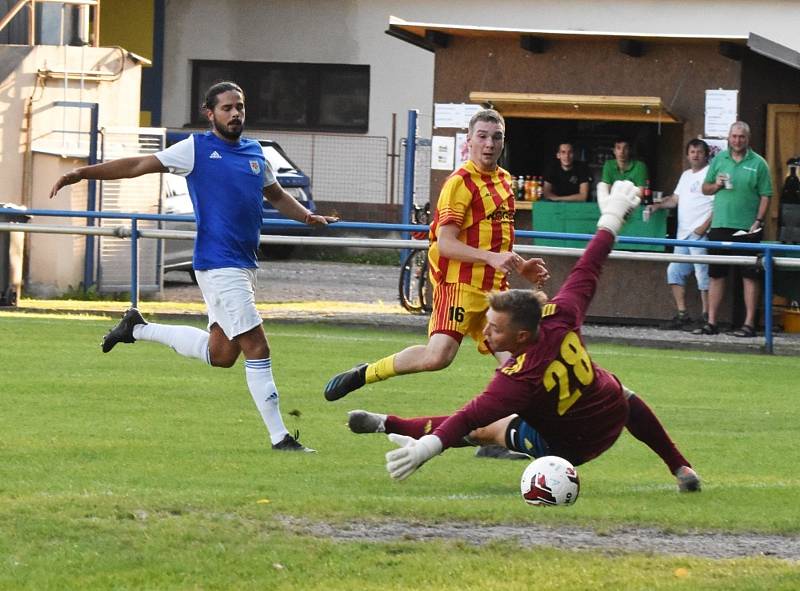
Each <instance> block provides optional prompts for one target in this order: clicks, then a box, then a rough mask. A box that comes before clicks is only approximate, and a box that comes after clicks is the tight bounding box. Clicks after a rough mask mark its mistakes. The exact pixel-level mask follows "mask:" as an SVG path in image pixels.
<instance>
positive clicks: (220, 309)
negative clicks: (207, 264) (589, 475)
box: [195, 268, 261, 340]
mask: <svg viewBox="0 0 800 591" xmlns="http://www.w3.org/2000/svg"><path fill="white" fill-rule="evenodd" d="M195 275H196V276H197V284H198V285H199V286H200V291H202V292H203V299H204V300H205V301H206V308H208V329H209V330H211V326H212V325H213V324H215V323H216V324H218V325H219V327H220V328H221V329H222V331H223V332H224V333H225V336H226V337H228V339H230V340H233V338H234V337H236V336H239V335H240V334H243V333H245V332H247V331H248V330H251V329H253V328H255V327H256V326H259V325H260V324H261V316H260V315H259V313H258V309H256V269H235V268H225V269H210V270H208V271H197V272H196V273H195Z"/></svg>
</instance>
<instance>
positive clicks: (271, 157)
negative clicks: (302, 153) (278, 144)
mask: <svg viewBox="0 0 800 591" xmlns="http://www.w3.org/2000/svg"><path fill="white" fill-rule="evenodd" d="M261 147H262V149H263V150H264V158H266V159H267V162H269V165H270V166H271V167H272V170H274V171H275V172H292V171H296V170H297V167H296V166H294V165H293V164H292V163H291V162H289V161H288V160H287V159H286V157H285V156H284V155H283V154H281V153H280V152H279V151H278V150H276V149H275V148H274V147H273V146H261Z"/></svg>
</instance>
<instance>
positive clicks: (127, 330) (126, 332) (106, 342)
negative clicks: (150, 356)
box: [102, 308, 147, 353]
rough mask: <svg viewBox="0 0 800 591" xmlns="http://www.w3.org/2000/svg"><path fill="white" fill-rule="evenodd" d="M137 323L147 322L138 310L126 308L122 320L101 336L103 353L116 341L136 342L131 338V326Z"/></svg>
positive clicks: (111, 347) (109, 349) (112, 346)
mask: <svg viewBox="0 0 800 591" xmlns="http://www.w3.org/2000/svg"><path fill="white" fill-rule="evenodd" d="M137 324H147V322H145V321H144V318H142V315H141V314H140V313H139V310H137V309H136V308H128V311H127V312H125V315H124V316H123V317H122V320H120V321H119V323H117V325H116V326H115V327H114V328H112V329H111V330H110V331H108V334H107V335H106V336H104V337H103V344H102V347H103V353H108V352H109V351H111V349H113V348H114V345H116V344H117V343H133V342H136V339H134V338H133V327H134V326H136V325H137Z"/></svg>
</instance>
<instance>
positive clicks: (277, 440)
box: [50, 82, 336, 452]
mask: <svg viewBox="0 0 800 591" xmlns="http://www.w3.org/2000/svg"><path fill="white" fill-rule="evenodd" d="M203 112H204V114H205V116H206V117H207V118H208V121H209V123H210V124H211V129H210V130H209V131H207V132H205V133H195V134H192V135H191V136H190V137H188V138H186V139H185V140H182V141H180V142H178V143H176V144H175V145H173V146H171V147H169V148H167V149H166V150H163V151H161V152H157V153H155V154H151V155H147V156H138V157H132V158H120V159H119V160H113V161H110V162H104V163H102V164H96V165H93V166H84V167H82V168H76V169H75V170H73V171H71V172H68V173H67V174H65V175H63V176H62V177H60V178H59V179H58V181H57V182H56V184H55V185H54V186H53V189H52V190H51V192H50V197H51V198H53V197H55V195H56V193H58V191H59V190H60V189H61V188H62V187H64V186H66V185H71V184H74V183H77V182H79V181H81V180H83V179H97V180H110V179H120V178H132V177H137V176H141V175H143V174H148V173H161V172H174V173H177V174H180V175H183V176H185V177H186V181H187V184H188V186H189V193H190V195H191V198H192V204H193V205H194V214H195V220H196V222H197V239H196V240H195V246H194V258H193V267H194V269H195V271H196V276H197V283H198V284H199V285H200V289H201V290H202V292H203V299H204V300H205V302H206V306H207V308H208V331H204V330H200V329H198V328H194V327H190V326H173V325H165V324H156V323H148V322H145V320H144V318H142V315H141V314H140V313H139V311H138V310H136V309H135V308H131V309H129V310H128V311H127V312H126V313H125V315H124V316H123V317H122V320H121V321H120V322H119V324H117V325H116V326H115V327H114V328H113V329H112V330H111V331H110V332H109V333H108V334H107V335H106V336H105V337H104V338H103V343H102V349H103V352H104V353H107V352H109V351H111V349H113V348H114V346H115V345H116V344H117V343H133V342H134V341H138V340H142V341H154V342H157V343H161V344H163V345H167V346H169V347H172V348H173V349H174V350H175V351H177V352H178V353H180V354H181V355H184V356H186V357H194V358H196V359H200V360H201V361H203V362H204V363H208V364H209V365H212V366H215V367H231V366H233V364H234V363H235V362H236V359H237V358H238V357H239V354H240V353H243V354H244V357H245V373H246V377H247V385H248V388H249V390H250V394H251V395H252V397H253V400H254V401H255V403H256V407H257V408H258V410H259V412H260V413H261V417H262V419H263V420H264V424H265V425H266V427H267V430H268V431H269V435H270V440H271V442H272V449H274V450H279V451H302V452H313V451H314V450H312V449H310V448H307V447H305V446H304V445H302V444H301V443H300V442H299V441H298V434H297V433H295V435H294V436H292V435H291V434H290V433H289V431H288V430H287V429H286V425H284V422H283V418H282V417H281V413H280V407H279V404H278V390H277V388H276V387H275V381H274V380H273V377H272V361H271V359H270V349H269V343H268V342H267V337H266V334H265V333H264V329H263V327H262V325H261V316H260V315H259V313H258V310H257V309H256V305H255V286H256V270H257V269H258V260H257V258H256V250H257V248H258V244H259V239H260V237H261V234H260V231H261V209H262V208H261V205H262V199H263V198H266V199H268V200H269V202H270V203H271V204H272V205H273V206H275V208H276V209H277V210H278V211H280V212H281V213H282V214H283V215H285V216H286V217H288V218H291V219H294V220H297V221H299V222H304V223H306V224H312V225H326V224H328V223H330V222H334V221H336V218H333V217H328V216H321V215H316V214H313V213H312V212H310V211H308V210H307V209H306V208H305V207H304V206H302V205H301V204H300V203H298V202H297V201H296V200H295V199H294V198H293V197H292V196H291V195H289V194H288V193H287V192H286V191H284V190H283V188H282V187H281V186H280V184H279V183H278V182H277V181H276V180H275V175H274V173H273V171H272V170H271V169H270V166H269V164H268V163H267V161H266V160H265V158H264V153H263V151H262V150H261V146H260V144H259V143H258V142H257V141H254V140H248V139H243V138H242V137H241V134H242V130H243V128H244V120H245V107H244V92H243V91H242V89H241V88H240V87H239V85H237V84H235V83H233V82H219V83H217V84H214V85H213V86H212V87H211V88H209V90H208V92H207V93H206V96H205V101H204V103H203Z"/></svg>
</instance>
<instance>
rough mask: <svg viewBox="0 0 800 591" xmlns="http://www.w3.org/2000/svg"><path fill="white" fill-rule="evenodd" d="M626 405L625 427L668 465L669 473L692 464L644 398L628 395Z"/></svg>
mask: <svg viewBox="0 0 800 591" xmlns="http://www.w3.org/2000/svg"><path fill="white" fill-rule="evenodd" d="M628 406H629V407H630V412H629V414H628V422H627V423H626V424H625V427H626V428H627V429H628V431H630V432H631V435H633V436H634V437H636V439H638V440H639V441H641V442H643V443H645V444H646V445H647V446H648V447H649V448H650V449H652V450H653V451H654V452H656V453H657V454H658V457H660V458H661V459H662V460H663V461H664V463H665V464H666V465H667V466H668V467H669V471H670V473H671V474H674V473H675V471H676V470H677V469H678V468H680V467H681V466H689V467H691V466H692V465H691V464H690V463H689V462H688V460H687V459H686V458H684V457H683V455H681V452H679V451H678V448H677V447H675V443H673V441H672V439H670V436H669V435H668V434H667V431H666V430H665V429H664V427H663V425H662V424H661V421H659V420H658V417H656V415H655V413H653V411H652V410H651V409H650V407H649V406H647V404H646V403H645V401H644V400H642V399H641V398H639V397H638V396H636V395H635V394H633V395H631V396H630V397H628Z"/></svg>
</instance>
